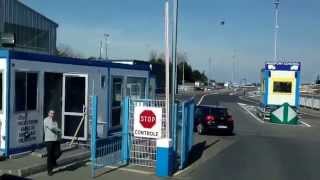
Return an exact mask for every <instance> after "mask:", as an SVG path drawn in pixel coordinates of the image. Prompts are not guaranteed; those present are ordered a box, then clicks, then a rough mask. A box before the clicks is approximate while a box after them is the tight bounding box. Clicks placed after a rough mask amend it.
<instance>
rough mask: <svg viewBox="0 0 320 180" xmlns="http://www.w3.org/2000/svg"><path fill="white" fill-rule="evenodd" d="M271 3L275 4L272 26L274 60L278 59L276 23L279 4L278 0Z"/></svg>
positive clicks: (277, 30)
mask: <svg viewBox="0 0 320 180" xmlns="http://www.w3.org/2000/svg"><path fill="white" fill-rule="evenodd" d="M273 4H274V5H275V12H274V16H275V26H274V61H277V59H278V52H277V51H278V47H277V46H278V33H279V24H278V16H279V5H280V0H274V1H273Z"/></svg>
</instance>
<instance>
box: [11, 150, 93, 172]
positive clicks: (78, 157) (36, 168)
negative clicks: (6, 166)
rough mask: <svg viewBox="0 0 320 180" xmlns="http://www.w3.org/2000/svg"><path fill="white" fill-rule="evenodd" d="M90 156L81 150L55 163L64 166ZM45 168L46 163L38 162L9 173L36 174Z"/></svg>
mask: <svg viewBox="0 0 320 180" xmlns="http://www.w3.org/2000/svg"><path fill="white" fill-rule="evenodd" d="M89 157H90V152H82V153H78V154H75V155H72V156H68V157H65V158H63V159H60V160H58V162H57V164H59V167H60V166H65V165H67V164H71V163H76V162H83V160H85V159H88V158H89ZM46 170H47V163H46V162H43V163H39V164H36V165H33V166H30V167H26V168H22V169H18V170H16V172H9V173H10V174H16V175H18V176H22V177H26V176H30V175H33V174H37V173H40V172H43V171H46Z"/></svg>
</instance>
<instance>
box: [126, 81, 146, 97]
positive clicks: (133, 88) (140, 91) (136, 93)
mask: <svg viewBox="0 0 320 180" xmlns="http://www.w3.org/2000/svg"><path fill="white" fill-rule="evenodd" d="M127 96H131V97H133V98H137V99H143V98H145V97H146V78H141V77H128V79H127Z"/></svg>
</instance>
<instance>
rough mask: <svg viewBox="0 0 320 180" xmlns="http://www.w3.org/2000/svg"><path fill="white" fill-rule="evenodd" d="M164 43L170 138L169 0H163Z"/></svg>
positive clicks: (167, 125) (167, 118)
mask: <svg viewBox="0 0 320 180" xmlns="http://www.w3.org/2000/svg"><path fill="white" fill-rule="evenodd" d="M164 9H165V10H164V14H165V15H164V24H165V29H164V42H165V43H164V44H165V62H166V138H170V133H169V131H170V127H169V126H170V121H169V120H170V97H169V96H170V82H169V81H170V77H169V74H170V73H169V71H170V67H169V65H170V48H169V0H165V8H164Z"/></svg>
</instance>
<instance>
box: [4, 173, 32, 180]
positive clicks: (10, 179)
mask: <svg viewBox="0 0 320 180" xmlns="http://www.w3.org/2000/svg"><path fill="white" fill-rule="evenodd" d="M0 180H31V179H29V178H24V177H19V176H14V175H9V174H4V175H2V176H0Z"/></svg>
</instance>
